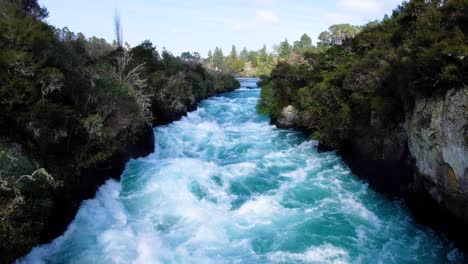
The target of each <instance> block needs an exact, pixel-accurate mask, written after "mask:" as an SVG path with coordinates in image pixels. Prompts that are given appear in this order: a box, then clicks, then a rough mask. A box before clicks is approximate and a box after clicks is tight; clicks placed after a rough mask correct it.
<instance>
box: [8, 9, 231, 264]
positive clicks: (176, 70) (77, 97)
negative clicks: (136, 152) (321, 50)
mask: <svg viewBox="0 0 468 264" xmlns="http://www.w3.org/2000/svg"><path fill="white" fill-rule="evenodd" d="M47 16H48V11H47V10H46V9H45V8H44V7H41V6H40V5H39V4H38V3H37V1H36V0H0V124H1V125H0V256H1V257H0V258H1V261H0V263H9V262H11V261H12V260H13V259H14V258H16V257H19V256H21V255H23V254H25V253H26V252H28V250H30V249H31V247H32V246H33V245H35V244H37V243H38V242H39V241H40V238H41V232H42V231H43V228H44V225H45V223H46V222H47V221H48V218H49V216H50V212H51V210H52V208H53V206H54V201H56V199H63V198H64V197H65V196H66V195H67V193H69V191H70V189H71V188H73V186H74V185H76V184H79V182H80V173H81V171H82V170H83V169H87V168H92V167H94V166H96V164H99V163H100V162H104V161H106V160H108V159H109V158H110V157H111V156H112V155H113V153H115V152H116V151H119V150H120V149H121V148H124V147H125V146H128V145H129V144H131V143H132V142H135V141H136V140H137V137H138V135H139V134H140V133H141V130H142V129H144V128H146V129H147V128H148V127H149V126H151V125H157V124H163V123H167V122H170V121H173V120H174V119H176V118H178V117H180V116H181V115H183V114H185V113H186V112H187V111H188V110H190V109H193V107H195V105H196V102H197V101H199V100H201V99H203V98H206V97H208V96H210V95H213V94H215V93H217V92H224V91H228V90H232V89H234V88H237V87H238V86H239V83H238V82H237V81H236V80H235V79H234V78H233V76H232V75H231V74H229V73H221V72H216V71H212V70H209V69H207V68H205V67H204V66H203V65H202V64H201V63H200V62H199V61H196V60H187V59H186V58H184V57H176V56H174V55H172V54H171V53H170V52H169V51H167V50H165V49H163V50H162V51H158V50H157V49H156V48H155V46H154V45H153V44H152V43H151V42H150V41H143V42H142V43H141V44H140V45H138V46H136V47H133V48H131V47H129V46H125V45H123V44H122V39H121V34H118V38H117V41H115V42H114V43H113V44H110V43H107V42H106V40H104V39H101V38H98V37H90V38H86V37H85V36H84V35H83V34H81V33H78V34H75V33H73V32H71V31H69V30H68V29H67V28H63V29H59V28H54V27H53V26H51V25H48V24H47V23H46V22H45V21H44V19H45V18H46V17H47ZM116 32H120V33H121V31H120V29H118V30H116Z"/></svg>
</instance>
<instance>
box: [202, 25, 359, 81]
mask: <svg viewBox="0 0 468 264" xmlns="http://www.w3.org/2000/svg"><path fill="white" fill-rule="evenodd" d="M335 27H336V29H335ZM331 29H333V33H332V32H330V33H329V34H330V35H323V36H320V37H321V38H324V40H325V39H326V40H328V39H331V38H332V34H341V32H342V30H352V31H353V32H357V31H358V30H359V27H354V26H351V25H348V24H342V25H334V26H333V27H331ZM315 49H317V48H316V47H313V46H312V39H311V38H310V37H309V36H308V35H307V34H303V35H302V36H301V38H300V39H299V40H297V41H294V43H293V44H290V43H289V42H288V40H287V39H285V40H284V41H282V42H280V43H279V44H278V45H274V46H273V51H272V52H268V50H267V47H266V45H263V47H262V48H261V49H259V50H258V51H248V50H247V48H245V47H244V48H243V49H242V50H241V51H240V52H238V51H237V48H236V46H235V45H233V46H232V49H231V52H230V53H229V55H227V56H225V55H224V54H223V50H222V49H221V48H219V47H216V48H215V49H214V52H212V51H211V50H210V51H209V52H208V58H207V59H206V60H204V64H205V65H206V66H207V68H210V69H213V70H216V71H220V72H227V73H231V74H234V75H236V76H244V77H253V76H257V77H259V76H265V75H270V74H271V71H272V70H273V69H274V68H275V66H276V65H277V64H278V62H280V61H290V62H295V61H296V60H297V59H299V58H300V57H301V56H302V55H303V54H304V53H305V52H307V51H311V50H315ZM195 57H196V56H195Z"/></svg>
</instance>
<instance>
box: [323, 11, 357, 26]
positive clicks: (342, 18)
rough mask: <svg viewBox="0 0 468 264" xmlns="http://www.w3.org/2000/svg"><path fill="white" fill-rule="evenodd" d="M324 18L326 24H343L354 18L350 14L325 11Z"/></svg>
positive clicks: (350, 21)
mask: <svg viewBox="0 0 468 264" xmlns="http://www.w3.org/2000/svg"><path fill="white" fill-rule="evenodd" d="M325 20H326V21H327V23H328V24H330V25H332V24H342V23H343V24H345V23H351V24H352V22H353V21H354V20H355V17H353V16H351V15H345V14H341V13H327V14H325Z"/></svg>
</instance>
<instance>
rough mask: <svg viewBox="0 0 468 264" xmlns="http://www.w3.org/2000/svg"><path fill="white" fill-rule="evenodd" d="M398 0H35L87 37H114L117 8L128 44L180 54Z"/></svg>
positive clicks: (271, 36)
mask: <svg viewBox="0 0 468 264" xmlns="http://www.w3.org/2000/svg"><path fill="white" fill-rule="evenodd" d="M401 2H402V1H401V0H380V1H377V0H327V1H318V0H288V1H285V0H223V1H221V0H217V1H216V0H197V1H180V0H179V1H174V0H80V1H76V0H75V1H64V0H39V3H40V4H41V5H43V6H45V7H46V8H47V9H48V10H49V13H50V16H49V17H48V18H47V21H48V22H49V23H50V24H52V25H54V26H56V27H65V26H66V27H68V28H69V29H70V30H71V31H74V32H82V33H83V34H85V35H86V37H91V36H97V37H102V38H105V39H107V40H108V41H112V40H113V39H114V29H113V17H114V14H115V10H116V9H117V10H119V13H120V15H121V22H122V25H123V38H124V41H125V42H128V43H129V44H130V45H131V46H134V45H137V44H139V43H140V42H141V41H143V40H145V39H149V40H151V41H152V42H153V44H155V45H156V46H157V48H158V49H159V50H160V49H161V48H162V47H166V48H167V49H168V50H169V51H172V52H173V53H174V54H176V55H178V54H180V52H183V51H199V52H200V53H201V54H202V55H203V56H205V55H206V54H207V52H208V50H209V49H214V47H216V46H220V47H222V49H223V51H224V53H228V52H229V51H230V49H231V46H232V44H235V45H236V46H237V48H238V50H240V49H241V48H242V47H244V46H245V47H247V49H249V50H257V49H259V48H261V47H262V46H263V44H266V45H267V47H268V48H271V47H272V46H273V45H274V44H277V43H278V42H279V41H282V40H284V39H285V38H287V39H288V40H289V42H290V43H292V42H293V41H294V40H297V39H298V38H299V37H300V36H301V35H302V34H303V33H307V34H309V35H310V36H311V37H312V39H313V40H314V43H315V40H316V39H317V36H318V34H319V33H320V32H322V31H324V30H326V29H327V28H328V27H329V26H330V25H332V24H337V23H350V24H355V25H361V24H365V23H367V22H369V21H372V20H375V19H381V18H382V17H383V16H384V15H385V14H390V13H391V11H392V10H393V9H394V8H396V7H397V6H398V5H399V4H400V3H401Z"/></svg>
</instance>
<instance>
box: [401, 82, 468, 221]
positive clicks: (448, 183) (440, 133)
mask: <svg viewBox="0 0 468 264" xmlns="http://www.w3.org/2000/svg"><path fill="white" fill-rule="evenodd" d="M467 118H468V88H464V89H459V90H455V89H452V90H449V91H448V92H447V93H446V95H445V96H444V97H430V98H422V99H416V102H415V107H414V110H413V113H412V114H411V115H410V116H409V117H408V118H407V124H406V125H407V129H406V130H407V134H408V146H409V150H410V153H411V156H412V157H413V158H414V160H415V165H416V176H417V177H416V181H417V183H418V184H421V185H422V186H423V187H424V188H425V189H426V190H427V191H428V192H429V194H430V195H431V196H432V197H433V198H434V199H435V200H436V201H437V202H438V203H439V204H441V205H442V206H444V207H446V208H447V209H448V210H449V211H450V212H452V213H453V214H454V215H455V216H457V217H458V218H461V219H463V220H464V221H466V222H468V122H467Z"/></svg>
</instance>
